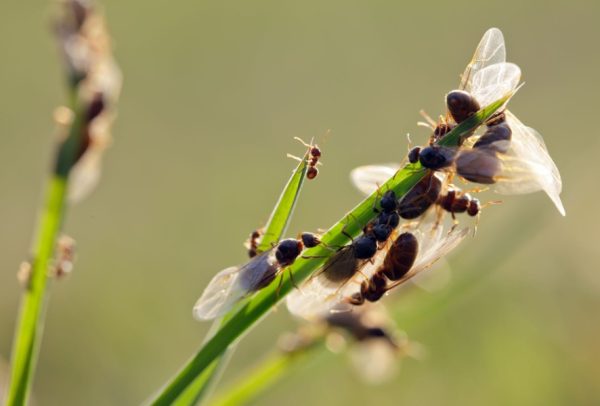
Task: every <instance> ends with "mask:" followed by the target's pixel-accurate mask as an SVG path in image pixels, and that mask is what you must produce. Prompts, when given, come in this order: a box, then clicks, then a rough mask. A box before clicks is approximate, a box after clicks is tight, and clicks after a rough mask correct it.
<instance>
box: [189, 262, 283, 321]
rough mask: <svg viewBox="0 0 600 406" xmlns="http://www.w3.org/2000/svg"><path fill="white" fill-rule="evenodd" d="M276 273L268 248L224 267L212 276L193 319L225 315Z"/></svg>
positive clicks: (207, 318) (197, 303)
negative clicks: (244, 261)
mask: <svg viewBox="0 0 600 406" xmlns="http://www.w3.org/2000/svg"><path fill="white" fill-rule="evenodd" d="M276 272H277V267H276V261H275V259H274V258H273V255H272V252H271V251H266V252H264V253H262V254H261V255H258V256H256V257H254V258H252V259H251V260H250V261H248V262H247V263H246V264H244V265H242V266H233V267H229V268H226V269H223V270H222V271H220V272H219V273H217V274H216V275H215V276H214V277H213V279H212V280H211V281H210V282H209V284H208V286H207V287H206V289H205V290H204V292H203V293H202V296H200V299H198V301H197V302H196V304H195V305H194V309H193V313H194V318H196V319H197V320H211V319H214V318H216V317H220V316H222V315H224V314H225V313H227V312H228V311H229V310H230V309H231V308H232V307H233V306H234V305H235V304H236V303H237V302H238V301H240V300H241V299H242V298H243V297H245V296H246V295H248V294H250V293H252V292H254V291H256V290H257V289H258V288H259V287H260V286H261V284H262V282H263V281H264V280H265V278H270V277H271V276H272V275H274V274H275V273H276Z"/></svg>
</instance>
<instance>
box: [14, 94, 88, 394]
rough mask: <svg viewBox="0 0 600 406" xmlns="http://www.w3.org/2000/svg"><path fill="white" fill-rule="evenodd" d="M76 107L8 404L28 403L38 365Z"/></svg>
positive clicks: (29, 291)
mask: <svg viewBox="0 0 600 406" xmlns="http://www.w3.org/2000/svg"><path fill="white" fill-rule="evenodd" d="M71 97H72V98H71V100H72V104H76V103H77V102H76V97H75V96H74V92H72V94H71ZM74 110H75V111H76V114H75V118H74V121H73V123H72V124H71V127H70V129H69V133H68V136H67V138H66V140H65V141H64V142H63V143H62V144H61V145H60V148H59V150H58V153H57V156H56V166H55V168H54V172H53V174H52V176H51V177H50V179H49V181H48V186H47V189H46V194H45V196H46V197H45V202H44V207H43V211H42V215H41V217H40V220H39V225H38V232H37V238H36V242H35V245H34V252H33V260H32V264H31V274H30V276H29V281H28V284H27V286H26V289H25V292H24V294H23V297H22V299H21V308H20V311H19V321H18V326H17V329H16V331H15V338H14V342H13V350H12V357H11V375H10V383H9V388H8V397H7V403H6V404H7V405H8V406H13V405H24V404H26V403H27V399H28V396H29V391H30V387H31V382H32V380H33V375H34V371H35V367H36V361H37V357H38V352H39V347H40V341H41V337H42V331H43V327H44V316H45V310H44V308H45V302H46V290H47V287H48V273H49V265H50V261H51V259H52V256H53V255H54V250H55V247H56V240H57V238H58V234H59V232H60V229H61V227H62V223H63V217H64V212H65V206H66V197H67V186H68V173H69V171H70V170H71V168H72V166H73V165H74V163H75V156H76V151H77V149H78V147H79V143H80V138H81V133H82V129H83V120H84V119H83V114H82V113H81V111H80V110H79V109H74Z"/></svg>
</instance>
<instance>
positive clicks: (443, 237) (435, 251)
mask: <svg viewBox="0 0 600 406" xmlns="http://www.w3.org/2000/svg"><path fill="white" fill-rule="evenodd" d="M412 227H414V226H412ZM411 232H412V233H413V234H415V236H416V237H417V239H418V241H419V253H418V255H417V259H416V260H415V263H414V264H413V266H412V268H411V269H410V271H408V272H407V274H406V275H404V277H403V278H402V279H400V280H398V281H394V282H393V283H391V284H389V285H388V286H387V289H388V290H390V289H393V288H394V287H396V286H398V285H401V284H402V283H404V282H406V281H407V280H409V279H411V278H412V277H414V276H415V275H417V274H418V273H420V272H422V271H424V270H427V269H429V268H430V267H431V266H432V265H433V264H435V263H436V262H437V261H438V260H439V259H440V258H442V257H444V256H445V255H447V254H448V253H449V252H450V251H452V250H453V249H454V248H456V247H457V246H458V244H460V242H461V241H462V240H463V239H464V238H465V237H466V236H467V234H468V233H469V228H468V227H465V228H462V229H459V228H457V227H453V228H451V229H450V231H448V232H446V231H445V230H444V227H442V226H438V227H434V228H432V229H431V230H429V231H428V232H422V231H420V230H418V229H414V230H411Z"/></svg>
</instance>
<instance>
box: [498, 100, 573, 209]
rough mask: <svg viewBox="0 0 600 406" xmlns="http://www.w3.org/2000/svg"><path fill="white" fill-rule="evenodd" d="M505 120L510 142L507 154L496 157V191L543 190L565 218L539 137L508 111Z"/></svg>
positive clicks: (553, 167) (554, 172) (557, 179)
mask: <svg viewBox="0 0 600 406" xmlns="http://www.w3.org/2000/svg"><path fill="white" fill-rule="evenodd" d="M506 121H507V123H508V125H509V126H510V128H511V130H512V139H511V143H510V148H509V150H508V151H507V153H506V154H499V157H500V159H501V160H502V171H501V173H500V178H499V179H498V182H497V184H496V186H495V190H496V191H497V192H498V193H502V194H522V193H531V192H536V191H539V190H543V191H544V192H546V194H548V196H549V197H550V199H551V200H552V202H553V203H554V205H555V206H556V208H557V209H558V211H559V212H560V213H561V214H562V215H563V216H564V215H565V209H564V207H563V205H562V202H561V200H560V193H561V191H562V180H561V178H560V173H559V171H558V168H557V167H556V165H555V164H554V161H553V160H552V158H551V157H550V154H549V153H548V150H547V149H546V145H545V144H544V140H543V139H542V136H541V135H540V134H539V133H538V132H537V131H536V130H534V129H533V128H531V127H527V126H525V125H524V124H523V123H522V122H521V121H520V120H519V119H518V118H517V117H515V115H514V114H512V113H511V112H509V111H506Z"/></svg>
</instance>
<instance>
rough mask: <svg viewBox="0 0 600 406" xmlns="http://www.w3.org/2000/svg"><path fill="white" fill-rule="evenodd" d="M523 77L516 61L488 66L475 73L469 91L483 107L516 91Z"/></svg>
mask: <svg viewBox="0 0 600 406" xmlns="http://www.w3.org/2000/svg"><path fill="white" fill-rule="evenodd" d="M520 79H521V69H520V68H519V67H518V66H517V65H515V64H514V63H505V62H503V63H497V64H494V65H489V66H486V67H485V68H483V69H481V70H479V71H477V73H476V74H475V75H473V79H472V82H471V83H470V86H469V88H468V89H467V91H469V92H470V93H471V94H472V95H473V96H474V97H475V100H477V101H478V102H479V104H480V105H481V107H485V106H487V105H489V104H490V103H492V102H494V101H496V100H499V99H500V98H502V97H504V96H506V95H508V94H509V93H511V92H513V91H515V89H516V88H517V86H518V85H519V80H520Z"/></svg>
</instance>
